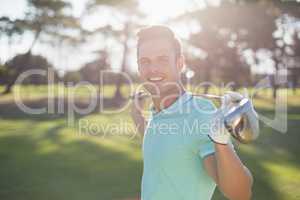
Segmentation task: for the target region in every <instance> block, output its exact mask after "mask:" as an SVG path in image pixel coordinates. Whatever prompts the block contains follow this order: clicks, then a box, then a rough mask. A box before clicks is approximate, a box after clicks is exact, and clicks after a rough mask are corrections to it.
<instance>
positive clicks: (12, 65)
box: [3, 54, 58, 84]
mask: <svg viewBox="0 0 300 200" xmlns="http://www.w3.org/2000/svg"><path fill="white" fill-rule="evenodd" d="M24 62H27V65H26V66H25V67H24V66H23V63H24ZM5 66H6V70H4V74H3V77H5V78H4V79H3V81H4V83H7V82H10V79H11V78H12V77H13V78H14V77H16V74H21V73H22V72H25V71H28V70H33V69H42V70H45V72H46V73H47V72H48V71H49V70H51V73H54V77H53V78H54V81H57V80H58V75H57V73H56V72H55V71H54V68H53V66H52V65H51V64H50V63H49V62H48V60H47V59H46V58H44V57H43V56H40V55H31V56H30V58H29V60H28V57H27V54H19V55H16V56H15V57H13V58H12V59H11V60H9V61H7V62H6V63H5ZM20 66H22V67H20ZM47 83H48V76H47V74H46V75H45V76H41V75H39V74H33V75H30V76H29V77H27V78H25V80H24V81H23V82H22V84H47Z"/></svg>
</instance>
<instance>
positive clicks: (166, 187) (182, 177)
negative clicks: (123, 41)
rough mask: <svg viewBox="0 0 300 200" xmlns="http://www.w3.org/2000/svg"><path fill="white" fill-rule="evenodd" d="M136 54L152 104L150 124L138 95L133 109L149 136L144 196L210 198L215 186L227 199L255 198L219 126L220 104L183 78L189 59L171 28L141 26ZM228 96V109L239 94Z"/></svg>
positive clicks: (145, 146) (147, 199) (145, 151)
mask: <svg viewBox="0 0 300 200" xmlns="http://www.w3.org/2000/svg"><path fill="white" fill-rule="evenodd" d="M137 55H138V70H139V75H140V79H141V81H142V82H143V86H144V88H145V89H146V90H147V91H148V92H149V93H150V94H151V97H152V102H153V106H152V108H151V116H150V119H149V121H147V122H146V120H145V118H144V117H143V115H142V112H141V107H142V106H143V99H141V98H139V97H136V98H135V101H134V103H133V107H132V116H133V119H134V122H135V123H136V126H137V127H138V130H139V131H140V132H141V133H143V135H144V141H143V156H144V170H143V178H142V189H141V190H142V194H141V197H142V200H177V199H178V200H183V199H184V200H196V199H199V200H200V199H201V200H208V199H211V197H212V194H213V191H214V189H215V186H216V185H217V186H218V187H219V189H220V190H221V191H222V193H223V194H224V195H225V196H226V197H227V198H228V199H232V200H247V199H250V198H251V187H252V182H253V179H252V176H251V173H250V172H249V170H248V169H247V168H246V167H245V166H244V165H243V163H242V162H241V160H240V159H239V157H238V155H237V154H236V152H235V151H234V149H233V148H232V145H231V143H230V138H229V133H228V132H225V133H224V132H222V131H221V130H222V127H220V126H218V125H216V122H217V120H216V119H218V118H219V116H220V115H219V114H216V113H218V112H216V108H215V107H214V105H213V103H212V102H211V101H209V100H207V99H203V98H198V97H194V96H193V95H192V94H191V93H189V92H187V91H185V89H184V87H183V86H182V84H181V82H180V73H181V70H182V68H183V66H184V57H183V55H182V50H181V44H180V42H179V40H178V39H177V38H176V37H175V35H174V33H173V32H172V30H171V29H169V28H168V27H165V26H159V25H157V26H151V27H147V28H144V29H142V30H141V31H140V32H139V33H138V44H137ZM227 97H228V98H226V99H227V100H226V101H225V102H223V103H222V107H223V110H227V109H230V106H231V105H232V104H233V102H234V100H235V99H236V98H239V95H238V94H236V93H234V94H233V93H232V94H228V95H227ZM195 122H196V123H195Z"/></svg>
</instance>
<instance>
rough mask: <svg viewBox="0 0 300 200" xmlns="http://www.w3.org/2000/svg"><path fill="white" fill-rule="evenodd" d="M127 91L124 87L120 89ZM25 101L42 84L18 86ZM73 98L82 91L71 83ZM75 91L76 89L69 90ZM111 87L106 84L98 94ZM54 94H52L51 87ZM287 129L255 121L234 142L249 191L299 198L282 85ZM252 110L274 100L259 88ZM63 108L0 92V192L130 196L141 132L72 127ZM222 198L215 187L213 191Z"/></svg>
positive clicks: (298, 111)
mask: <svg viewBox="0 0 300 200" xmlns="http://www.w3.org/2000/svg"><path fill="white" fill-rule="evenodd" d="M123 91H125V93H126V91H128V90H126V89H125V90H123ZM21 93H22V95H21V96H22V98H23V99H24V101H26V103H27V105H33V106H42V105H45V101H43V99H45V98H46V97H47V88H46V87H45V86H39V87H33V86H26V87H25V86H24V87H22V88H21ZM77 93H78V98H83V97H84V96H85V95H86V91H83V90H78V91H77ZM77 93H76V94H77ZM112 94H113V90H112V89H111V88H107V89H106V92H105V95H106V96H108V97H109V96H111V95H112ZM55 95H57V94H56V93H55ZM288 95H289V96H288V132H287V133H286V134H282V133H278V132H276V131H274V130H273V129H271V128H270V127H267V126H266V125H263V124H262V126H261V136H260V137H259V139H258V140H257V141H255V143H252V144H250V145H237V147H236V149H237V151H238V153H239V155H240V157H241V158H242V160H243V161H244V163H245V164H246V165H247V166H248V168H249V169H250V170H251V171H252V173H253V176H254V179H255V180H254V188H253V199H258V200H266V199H272V200H296V199H300V189H299V188H300V157H299V155H300V147H299V146H298V145H299V142H300V134H299V129H300V91H297V93H296V94H293V93H292V91H288ZM255 105H256V106H257V108H258V110H259V113H263V114H264V115H268V116H272V115H273V114H274V111H273V107H274V102H273V100H272V98H271V92H270V91H265V92H264V93H263V94H260V98H257V99H256V100H255ZM66 117H67V116H66V115H65V114H40V115H28V114H25V113H23V112H21V111H20V110H19V109H18V108H17V106H16V105H15V104H14V103H13V96H12V95H6V96H0V199H4V200H19V199H22V200H23V199H26V200H27V199H28V200H47V199H49V200H50V199H51V200H52V199H57V200H66V199H72V200H77V199H78V200H79V199H80V200H82V199H87V200H94V199H97V200H99V199H101V200H102V199H103V200H125V199H137V198H138V196H139V192H140V182H141V175H142V165H143V163H142V153H141V138H140V137H133V136H134V135H133V133H132V131H131V130H120V131H119V132H118V133H116V132H114V134H110V135H106V137H103V135H104V134H107V133H105V132H103V131H105V130H102V129H99V130H100V131H98V132H97V134H93V135H87V134H82V133H81V134H80V132H79V131H78V130H79V129H78V123H75V126H74V127H70V126H68V124H67V121H66ZM83 120H88V121H89V122H94V124H104V125H107V126H109V125H113V124H116V123H119V122H120V123H121V121H125V122H128V123H129V124H130V123H131V124H132V121H131V119H130V117H129V114H128V112H127V111H126V110H125V111H123V112H122V113H119V114H118V113H116V114H101V113H93V114H90V115H86V116H84V115H81V116H76V122H80V121H83ZM213 199H215V200H217V199H224V198H223V197H222V195H221V194H220V193H219V192H218V191H217V190H216V192H215V195H214V198H213Z"/></svg>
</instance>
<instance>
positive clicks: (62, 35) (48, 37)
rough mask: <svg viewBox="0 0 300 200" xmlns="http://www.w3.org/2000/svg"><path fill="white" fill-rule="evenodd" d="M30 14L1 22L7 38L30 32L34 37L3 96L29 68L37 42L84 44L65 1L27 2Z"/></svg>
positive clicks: (35, 0)
mask: <svg viewBox="0 0 300 200" xmlns="http://www.w3.org/2000/svg"><path fill="white" fill-rule="evenodd" d="M27 3H28V10H27V12H26V16H25V18H24V19H19V20H15V21H11V20H8V19H7V18H6V19H3V18H2V21H4V22H5V24H6V25H5V26H4V27H6V28H5V30H6V31H5V34H6V35H8V36H10V35H11V34H12V33H19V34H22V33H23V32H25V31H29V32H31V33H32V34H33V40H32V42H31V44H30V47H29V48H28V50H27V52H26V53H25V54H24V56H25V57H24V60H23V62H22V63H19V64H20V66H19V67H18V68H16V69H18V71H16V72H15V73H13V74H14V76H12V77H11V78H10V81H9V82H8V83H7V85H6V89H5V91H4V93H9V92H10V91H11V88H12V86H13V85H14V82H15V80H16V79H17V77H18V76H19V74H20V73H21V72H22V71H24V69H25V68H26V65H28V63H29V60H30V57H31V52H32V49H33V48H34V46H35V45H36V43H37V42H38V41H40V42H43V43H47V44H51V45H54V44H55V41H60V42H61V41H68V42H69V43H70V44H72V45H74V44H76V43H80V42H81V38H80V31H81V27H80V24H79V21H78V20H77V19H76V18H74V17H73V16H72V15H71V14H69V13H68V9H69V10H70V9H71V4H70V3H69V2H67V1H63V0H55V1H53V0H27Z"/></svg>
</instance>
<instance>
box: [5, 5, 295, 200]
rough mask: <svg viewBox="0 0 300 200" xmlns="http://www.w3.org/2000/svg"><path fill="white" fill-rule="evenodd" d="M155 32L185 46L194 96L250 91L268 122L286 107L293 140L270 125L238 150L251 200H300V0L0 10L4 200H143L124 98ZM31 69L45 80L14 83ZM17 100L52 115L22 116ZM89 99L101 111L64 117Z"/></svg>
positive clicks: (186, 76)
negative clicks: (142, 39) (142, 42)
mask: <svg viewBox="0 0 300 200" xmlns="http://www.w3.org/2000/svg"><path fill="white" fill-rule="evenodd" d="M151 24H163V25H167V26H169V27H170V28H171V29H172V30H174V32H175V33H176V35H177V36H178V37H179V38H180V39H181V41H182V47H183V54H184V56H185V61H186V63H185V64H186V66H185V69H184V71H183V72H182V77H181V78H182V83H183V84H184V85H187V86H191V87H189V88H190V89H191V88H194V87H195V88H196V89H197V90H196V92H199V93H210V94H219V95H220V94H222V93H223V92H224V90H239V91H242V89H243V88H248V89H249V91H250V94H251V93H252V92H253V91H254V92H257V94H256V96H255V98H254V105H255V107H256V108H257V110H258V112H259V114H260V115H261V116H262V115H263V116H268V117H269V118H270V119H272V118H273V117H274V116H275V108H276V107H278V106H280V105H281V106H283V107H284V106H285V104H286V103H287V121H285V120H282V121H279V122H278V124H277V125H279V126H280V127H283V126H282V124H284V123H285V122H287V127H288V129H287V131H286V133H280V132H278V131H276V130H274V129H272V128H271V127H270V126H267V125H266V124H264V123H262V124H261V136H260V137H259V139H258V140H256V141H255V142H254V143H252V144H249V145H239V144H236V149H237V151H238V154H239V155H240V157H241V159H242V160H243V161H244V163H245V164H246V165H247V166H248V167H249V169H250V170H251V171H252V173H253V176H254V179H255V180H254V188H253V199H255V200H266V199H274V200H298V199H300V189H299V188H300V158H299V156H298V155H299V154H300V147H299V146H298V145H299V142H300V135H299V129H300V90H299V86H300V83H299V79H300V2H299V1H298V0H163V1H162V0H120V1H116V0H10V1H5V0H0V92H1V94H0V199H4V200H19V199H29V200H40V199H43V200H44V199H46V200H47V199H49V200H50V199H51V200H52V199H58V200H65V199H74V200H77V199H78V200H79V199H89V200H93V199H101V200H102V199H103V200H132V199H139V195H140V184H141V176H142V167H143V163H142V152H141V143H142V139H141V137H139V136H138V135H135V134H134V126H133V122H132V119H131V118H130V116H129V112H128V109H129V108H128V106H129V104H128V103H129V102H128V97H129V95H130V94H131V93H132V92H133V91H134V89H135V88H136V86H137V84H138V83H139V78H138V75H139V74H138V70H137V69H138V66H137V62H136V60H137V59H136V53H137V52H136V39H137V38H136V33H137V31H138V30H139V29H140V28H143V27H145V26H148V25H151ZM33 70H35V72H37V71H36V70H39V71H38V72H42V73H44V74H32V75H31V76H28V77H26V78H25V79H24V80H22V81H17V80H18V78H20V77H22V75H24V74H26V73H27V72H33ZM107 71H109V73H106V74H105V75H104V76H101V72H103V73H104V72H107ZM261 80H264V81H262V82H261ZM82 83H85V85H84V84H82ZM87 83H88V84H87ZM205 83H206V84H205ZM208 83H209V84H208ZM258 83H259V84H258ZM257 84H258V85H259V87H257V86H258V85H257ZM129 86H132V88H131V87H129ZM263 88H266V89H263ZM198 89H200V90H198ZM50 91H51V92H50ZM193 92H194V91H193ZM285 92H287V93H286V95H287V97H288V98H287V102H281V103H280V102H278V101H277V100H279V99H281V98H283V99H284V97H285ZM18 96H19V97H20V100H21V101H22V102H23V103H24V104H25V105H26V106H28V107H30V108H43V107H44V108H46V107H47V108H48V110H46V111H48V112H44V113H41V114H28V112H23V111H22V110H20V108H19V107H18V105H17V101H16V97H18ZM72 97H74V98H72ZM92 99H94V100H97V102H100V103H97V104H96V105H95V109H93V110H92V111H91V112H88V113H87V114H79V113H78V112H76V111H74V109H72V108H70V107H68V106H69V105H76V107H77V108H86V107H87V105H88V104H89V102H91V100H92ZM49 102H50V104H49V105H50V106H51V105H53V110H51V109H50V107H49V105H48V103H49ZM148 103H149V102H148ZM124 105H125V106H124ZM120 108H124V109H122V110H121V111H120V110H119V111H118V112H115V111H116V110H118V109H120ZM73 111H74V112H73ZM108 111H110V113H108ZM113 112H114V113H113ZM284 114H285V111H283V112H282V113H280V115H281V116H283V115H284ZM145 115H147V113H145ZM81 122H84V123H87V122H89V123H91V124H94V125H95V126H91V127H90V128H91V130H90V132H91V133H93V134H86V132H84V131H80V130H81V129H80V127H79V125H80V124H81ZM70 123H71V124H70ZM122 123H125V124H126V125H128V127H127V128H128V129H118V128H120V127H122V126H123V125H124V124H122ZM276 123H277V122H276ZM96 125H103V126H102V127H101V126H100V128H99V127H97V126H96ZM107 127H108V129H107ZM105 128H106V129H105ZM109 130H110V131H109ZM87 132H89V131H87ZM108 132H111V133H110V134H109V133H108ZM213 199H214V200H217V199H218V200H220V199H224V197H222V195H221V194H220V192H219V191H218V190H216V192H215V194H214V197H213Z"/></svg>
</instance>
